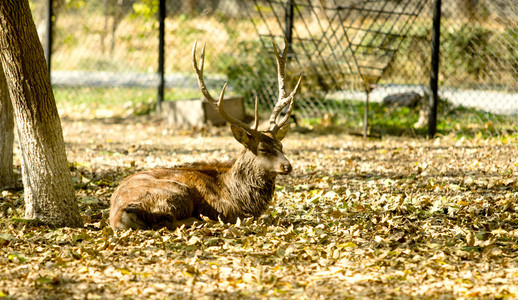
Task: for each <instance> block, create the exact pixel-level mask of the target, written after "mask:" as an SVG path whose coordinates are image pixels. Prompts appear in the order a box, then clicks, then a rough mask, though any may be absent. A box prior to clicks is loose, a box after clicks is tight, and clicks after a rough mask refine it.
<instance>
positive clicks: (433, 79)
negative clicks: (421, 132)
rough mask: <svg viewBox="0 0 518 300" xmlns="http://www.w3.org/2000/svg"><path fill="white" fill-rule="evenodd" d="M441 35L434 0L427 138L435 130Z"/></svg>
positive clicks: (438, 1) (438, 10)
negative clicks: (430, 93)
mask: <svg viewBox="0 0 518 300" xmlns="http://www.w3.org/2000/svg"><path fill="white" fill-rule="evenodd" d="M440 35H441V0H435V1H434V7H433V30H432V60H431V64H432V65H431V69H430V90H431V92H432V95H431V96H430V99H429V102H430V103H429V109H430V112H429V114H428V138H430V139H431V138H433V137H434V136H435V133H436V132H437V103H438V101H439V95H438V92H439V91H438V90H439V83H438V81H439V47H440V44H441V43H440V40H441V38H440Z"/></svg>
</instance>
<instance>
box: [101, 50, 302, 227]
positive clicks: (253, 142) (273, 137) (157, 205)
mask: <svg viewBox="0 0 518 300" xmlns="http://www.w3.org/2000/svg"><path fill="white" fill-rule="evenodd" d="M273 47H274V48H273V49H274V52H275V56H276V58H277V72H278V81H279V99H278V101H277V103H276V105H275V107H274V108H273V111H272V114H271V116H270V120H269V129H268V130H266V131H259V130H258V129H257V127H258V124H259V120H258V111H257V98H256V99H255V111H254V114H255V120H254V123H253V125H252V126H249V125H247V124H245V123H243V122H242V121H240V120H238V119H236V118H234V117H232V116H230V115H228V114H227V113H226V112H225V111H224V110H223V98H224V95H225V89H226V86H227V84H226V83H225V85H224V86H223V88H222V90H221V94H220V96H219V99H218V100H216V99H214V98H213V97H212V96H211V95H210V94H209V92H208V90H207V86H206V85H205V82H204V79H203V63H204V58H205V46H203V50H202V53H201V58H200V65H199V66H198V63H197V61H196V42H195V43H194V46H193V50H192V64H193V68H194V71H195V73H196V75H197V77H198V85H199V87H200V90H201V92H202V94H203V95H204V96H205V98H206V99H207V101H209V103H210V104H211V105H212V106H213V107H214V109H215V110H216V111H218V112H219V114H220V115H221V116H222V117H223V118H224V119H225V120H226V121H228V122H229V123H230V124H231V130H232V133H233V135H234V138H235V139H236V140H237V141H238V142H239V143H241V144H242V145H243V146H244V149H242V150H241V151H240V152H239V154H238V155H237V157H236V158H235V159H233V160H230V161H228V162H209V163H206V162H195V163H190V164H185V165H181V166H177V167H172V168H163V169H153V170H147V171H142V172H139V173H136V174H133V175H131V176H129V177H127V178H126V179H124V180H123V181H122V182H121V184H120V185H119V186H118V187H117V188H116V189H115V191H114V193H113V195H112V197H111V207H110V225H111V227H112V228H114V229H128V228H134V229H137V228H142V229H158V228H162V227H167V228H169V229H174V228H176V227H178V226H181V225H182V224H186V225H191V224H192V223H193V222H194V221H196V220H199V219H200V216H201V215H204V216H206V217H208V218H210V219H212V220H218V219H221V220H222V221H223V222H227V223H233V222H235V221H236V220H237V218H241V219H243V218H246V217H252V216H253V217H258V216H260V215H261V214H262V213H263V212H264V211H265V210H266V208H267V207H268V205H269V204H270V202H271V201H272V198H273V195H274V191H275V178H276V177H277V175H278V174H282V175H286V174H289V173H290V172H291V170H292V166H291V164H290V162H289V161H288V159H287V158H286V157H285V156H284V153H283V150H282V144H281V140H282V139H283V138H284V136H285V135H286V133H287V131H288V128H289V118H290V114H291V112H292V110H293V107H294V105H295V100H294V97H295V94H296V93H297V91H298V90H299V87H300V82H301V80H302V75H301V76H300V78H299V80H298V82H297V85H296V86H295V88H294V89H293V91H292V92H291V93H290V94H288V93H287V92H286V88H285V65H286V57H287V47H286V49H284V51H283V53H282V55H279V52H278V50H277V47H276V46H275V44H274V45H273ZM283 110H285V111H287V113H286V114H285V115H284V116H282V117H280V114H281V111H283Z"/></svg>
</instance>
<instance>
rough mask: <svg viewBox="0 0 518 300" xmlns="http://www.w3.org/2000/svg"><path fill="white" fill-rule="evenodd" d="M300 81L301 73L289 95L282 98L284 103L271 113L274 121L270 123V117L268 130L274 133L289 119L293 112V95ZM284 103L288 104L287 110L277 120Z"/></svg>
mask: <svg viewBox="0 0 518 300" xmlns="http://www.w3.org/2000/svg"><path fill="white" fill-rule="evenodd" d="M301 81H302V74H300V77H299V80H298V81H297V85H296V86H295V88H294V89H293V91H292V92H291V93H290V95H289V96H288V97H286V98H285V99H283V102H285V105H283V106H281V107H280V110H279V111H278V112H277V113H276V114H275V115H274V114H273V113H272V118H273V119H274V123H273V124H272V122H271V119H270V131H271V132H273V133H276V132H277V130H279V128H281V127H282V126H284V124H286V122H288V120H289V119H290V116H291V113H292V112H293V108H294V107H295V95H296V94H297V92H298V91H299V89H300V83H301ZM286 105H289V106H288V110H287V111H286V114H285V115H284V117H283V118H282V119H281V120H280V121H279V122H277V118H278V117H279V115H280V113H281V111H282V109H284V107H286ZM276 107H277V106H276ZM276 107H275V108H276Z"/></svg>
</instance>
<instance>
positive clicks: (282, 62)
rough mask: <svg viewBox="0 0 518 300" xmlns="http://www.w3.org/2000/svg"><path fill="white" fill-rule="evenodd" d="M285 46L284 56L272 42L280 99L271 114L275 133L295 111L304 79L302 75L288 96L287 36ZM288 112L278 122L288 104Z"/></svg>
mask: <svg viewBox="0 0 518 300" xmlns="http://www.w3.org/2000/svg"><path fill="white" fill-rule="evenodd" d="M284 43H285V47H284V50H283V52H282V57H281V56H280V55H279V51H278V50H277V46H276V45H275V42H272V44H273V52H274V53H275V58H276V59H277V73H278V74H277V76H278V81H279V99H278V100H277V103H276V104H275V106H274V108H273V110H272V114H271V115H270V131H271V132H273V133H275V132H277V130H279V128H281V127H282V126H283V125H284V124H285V123H286V122H287V121H288V120H289V118H290V114H291V112H292V111H293V106H294V97H295V94H296V93H297V91H298V90H299V87H300V82H301V80H302V75H300V78H299V80H298V82H297V85H296V86H295V89H293V91H292V92H291V93H290V95H289V96H287V97H286V82H285V77H286V61H287V57H288V41H287V40H286V38H284ZM288 105H289V107H288V113H287V114H286V115H285V116H284V117H283V119H282V120H281V121H280V122H277V118H278V117H279V115H280V114H281V112H282V110H283V109H284V108H285V107H286V106H288Z"/></svg>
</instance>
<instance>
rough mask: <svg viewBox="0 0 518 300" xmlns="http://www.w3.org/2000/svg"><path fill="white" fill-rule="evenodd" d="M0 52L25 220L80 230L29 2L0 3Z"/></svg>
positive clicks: (54, 103) (3, 0) (73, 192)
mask: <svg viewBox="0 0 518 300" xmlns="http://www.w3.org/2000/svg"><path fill="white" fill-rule="evenodd" d="M0 49H2V50H1V51H0V59H1V62H2V64H3V67H4V71H5V75H6V77H7V85H8V86H9V94H10V97H11V102H12V105H13V110H14V116H15V121H16V126H17V129H18V138H19V141H20V148H21V152H22V175H23V184H24V197H25V217H26V218H29V219H39V220H41V221H42V222H44V223H46V224H49V225H53V226H71V227H79V226H82V223H83V222H82V219H81V216H80V214H79V209H78V205H77V202H76V200H75V191H74V187H73V184H72V178H71V176H70V171H69V169H68V162H67V158H66V152H65V143H64V141H63V133H62V131H61V122H60V119H59V116H58V111H57V107H56V102H55V101H54V95H53V93H52V87H51V85H50V77H49V74H48V72H47V67H46V63H45V57H44V55H43V47H42V46H41V43H40V41H39V39H38V34H37V32H36V26H35V24H34V21H33V19H32V15H31V11H30V9H29V2H28V0H2V1H0Z"/></svg>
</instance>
